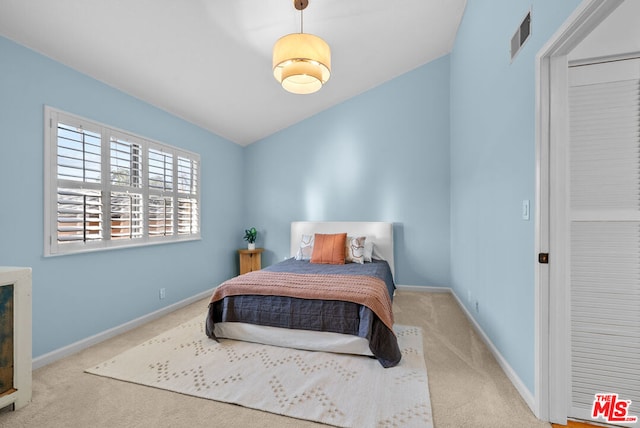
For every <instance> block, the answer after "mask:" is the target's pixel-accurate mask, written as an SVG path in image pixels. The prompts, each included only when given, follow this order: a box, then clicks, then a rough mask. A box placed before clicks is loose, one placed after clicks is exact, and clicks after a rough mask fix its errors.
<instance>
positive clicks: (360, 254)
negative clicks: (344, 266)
mask: <svg viewBox="0 0 640 428" xmlns="http://www.w3.org/2000/svg"><path fill="white" fill-rule="evenodd" d="M366 239H367V238H366V237H365V236H347V240H346V241H345V251H344V261H345V263H360V264H363V263H364V251H365V242H366Z"/></svg>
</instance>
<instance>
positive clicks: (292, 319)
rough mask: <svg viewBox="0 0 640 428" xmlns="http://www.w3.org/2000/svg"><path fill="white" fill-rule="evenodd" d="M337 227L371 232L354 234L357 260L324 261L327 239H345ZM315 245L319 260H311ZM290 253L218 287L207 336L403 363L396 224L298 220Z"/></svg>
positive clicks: (350, 234) (293, 226)
mask: <svg viewBox="0 0 640 428" xmlns="http://www.w3.org/2000/svg"><path fill="white" fill-rule="evenodd" d="M316 234H320V235H316ZM338 234H343V235H346V236H348V237H349V239H352V238H358V237H366V239H365V240H363V239H357V240H355V239H354V240H353V241H351V240H348V241H347V242H349V243H350V244H351V243H353V249H354V252H353V253H349V251H347V253H348V258H353V263H345V264H325V263H326V260H320V261H321V263H317V262H318V261H319V260H318V259H317V257H318V254H319V253H320V249H321V248H322V246H323V245H325V248H327V249H331V248H332V247H331V245H329V244H323V242H325V243H326V242H330V243H331V242H334V241H333V240H334V239H337V240H338V241H336V242H340V241H339V239H340V236H339V235H338ZM310 237H315V238H316V241H315V246H311V245H309V244H310V242H309V239H310ZM321 238H327V239H325V240H324V241H323V240H322V239H321ZM342 239H343V241H342V242H344V238H342ZM365 244H366V245H365ZM372 244H373V245H372ZM342 245H343V246H344V244H342ZM301 247H305V248H301ZM335 247H336V246H335V245H334V246H333V248H335ZM365 247H366V248H365ZM347 248H349V245H347ZM314 249H315V252H314ZM363 252H364V253H363ZM311 253H313V255H314V257H316V260H315V262H314V263H311V261H310V260H309V257H310V256H311ZM324 253H326V251H325V252H324ZM290 256H291V258H289V259H286V260H284V261H282V262H280V263H276V264H274V265H272V266H269V267H267V268H265V269H262V270H260V271H255V272H250V273H247V274H244V275H240V276H238V277H235V278H232V279H230V280H228V281H225V282H224V283H223V284H221V285H220V286H219V287H217V288H216V289H215V290H214V293H213V295H212V297H211V301H210V304H209V310H208V313H207V320H206V334H207V336H209V337H211V338H212V339H215V340H218V339H222V338H227V339H235V340H244V341H249V342H257V343H265V344H269V345H275V346H283V347H290V348H297V349H306V350H312V351H325V352H338V353H348V354H356V355H366V356H371V357H375V358H377V359H378V361H379V362H380V364H381V365H382V366H383V367H393V366H395V365H397V364H398V362H399V361H400V358H401V354H400V350H399V348H398V344H397V340H396V337H395V334H394V333H393V330H392V327H393V312H392V310H391V301H392V299H393V293H394V290H395V284H394V281H393V272H394V263H393V225H392V224H391V223H383V222H293V223H291V236H290ZM296 256H297V257H296ZM305 256H306V257H305ZM296 258H298V259H300V258H302V259H303V260H297V259H296ZM363 259H366V260H367V261H366V262H364V263H363Z"/></svg>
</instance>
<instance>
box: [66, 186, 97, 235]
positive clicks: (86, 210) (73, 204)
mask: <svg viewBox="0 0 640 428" xmlns="http://www.w3.org/2000/svg"><path fill="white" fill-rule="evenodd" d="M57 195H58V209H57V223H58V227H57V230H58V242H60V243H64V242H80V241H81V242H90V241H97V240H101V239H102V209H103V207H102V194H101V192H100V191H97V190H84V189H80V188H78V189H64V188H59V189H58V192H57Z"/></svg>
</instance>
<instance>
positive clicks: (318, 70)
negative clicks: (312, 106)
mask: <svg viewBox="0 0 640 428" xmlns="http://www.w3.org/2000/svg"><path fill="white" fill-rule="evenodd" d="M293 5H294V7H295V8H296V9H297V10H299V11H300V33H294V34H288V35H286V36H284V37H281V38H280V39H278V41H277V42H276V43H275V45H274V46H273V75H274V77H275V78H276V80H277V81H278V82H280V84H281V85H282V87H283V88H284V89H286V90H287V91H289V92H293V93H294V94H312V93H314V92H316V91H318V90H320V88H322V85H324V84H325V83H326V82H327V80H329V76H330V75H331V50H330V49H329V45H328V44H327V43H326V42H325V41H324V40H322V39H321V38H320V37H318V36H314V35H313V34H305V33H304V32H303V20H302V11H303V10H304V9H305V8H306V7H307V6H308V5H309V0H293Z"/></svg>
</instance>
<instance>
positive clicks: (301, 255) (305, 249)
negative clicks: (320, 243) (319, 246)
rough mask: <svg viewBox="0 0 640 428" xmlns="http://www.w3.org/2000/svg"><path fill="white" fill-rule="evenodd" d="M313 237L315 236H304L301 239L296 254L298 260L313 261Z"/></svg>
mask: <svg viewBox="0 0 640 428" xmlns="http://www.w3.org/2000/svg"><path fill="white" fill-rule="evenodd" d="M313 237H314V235H302V238H300V246H299V247H298V252H297V253H296V260H311V254H313Z"/></svg>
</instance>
